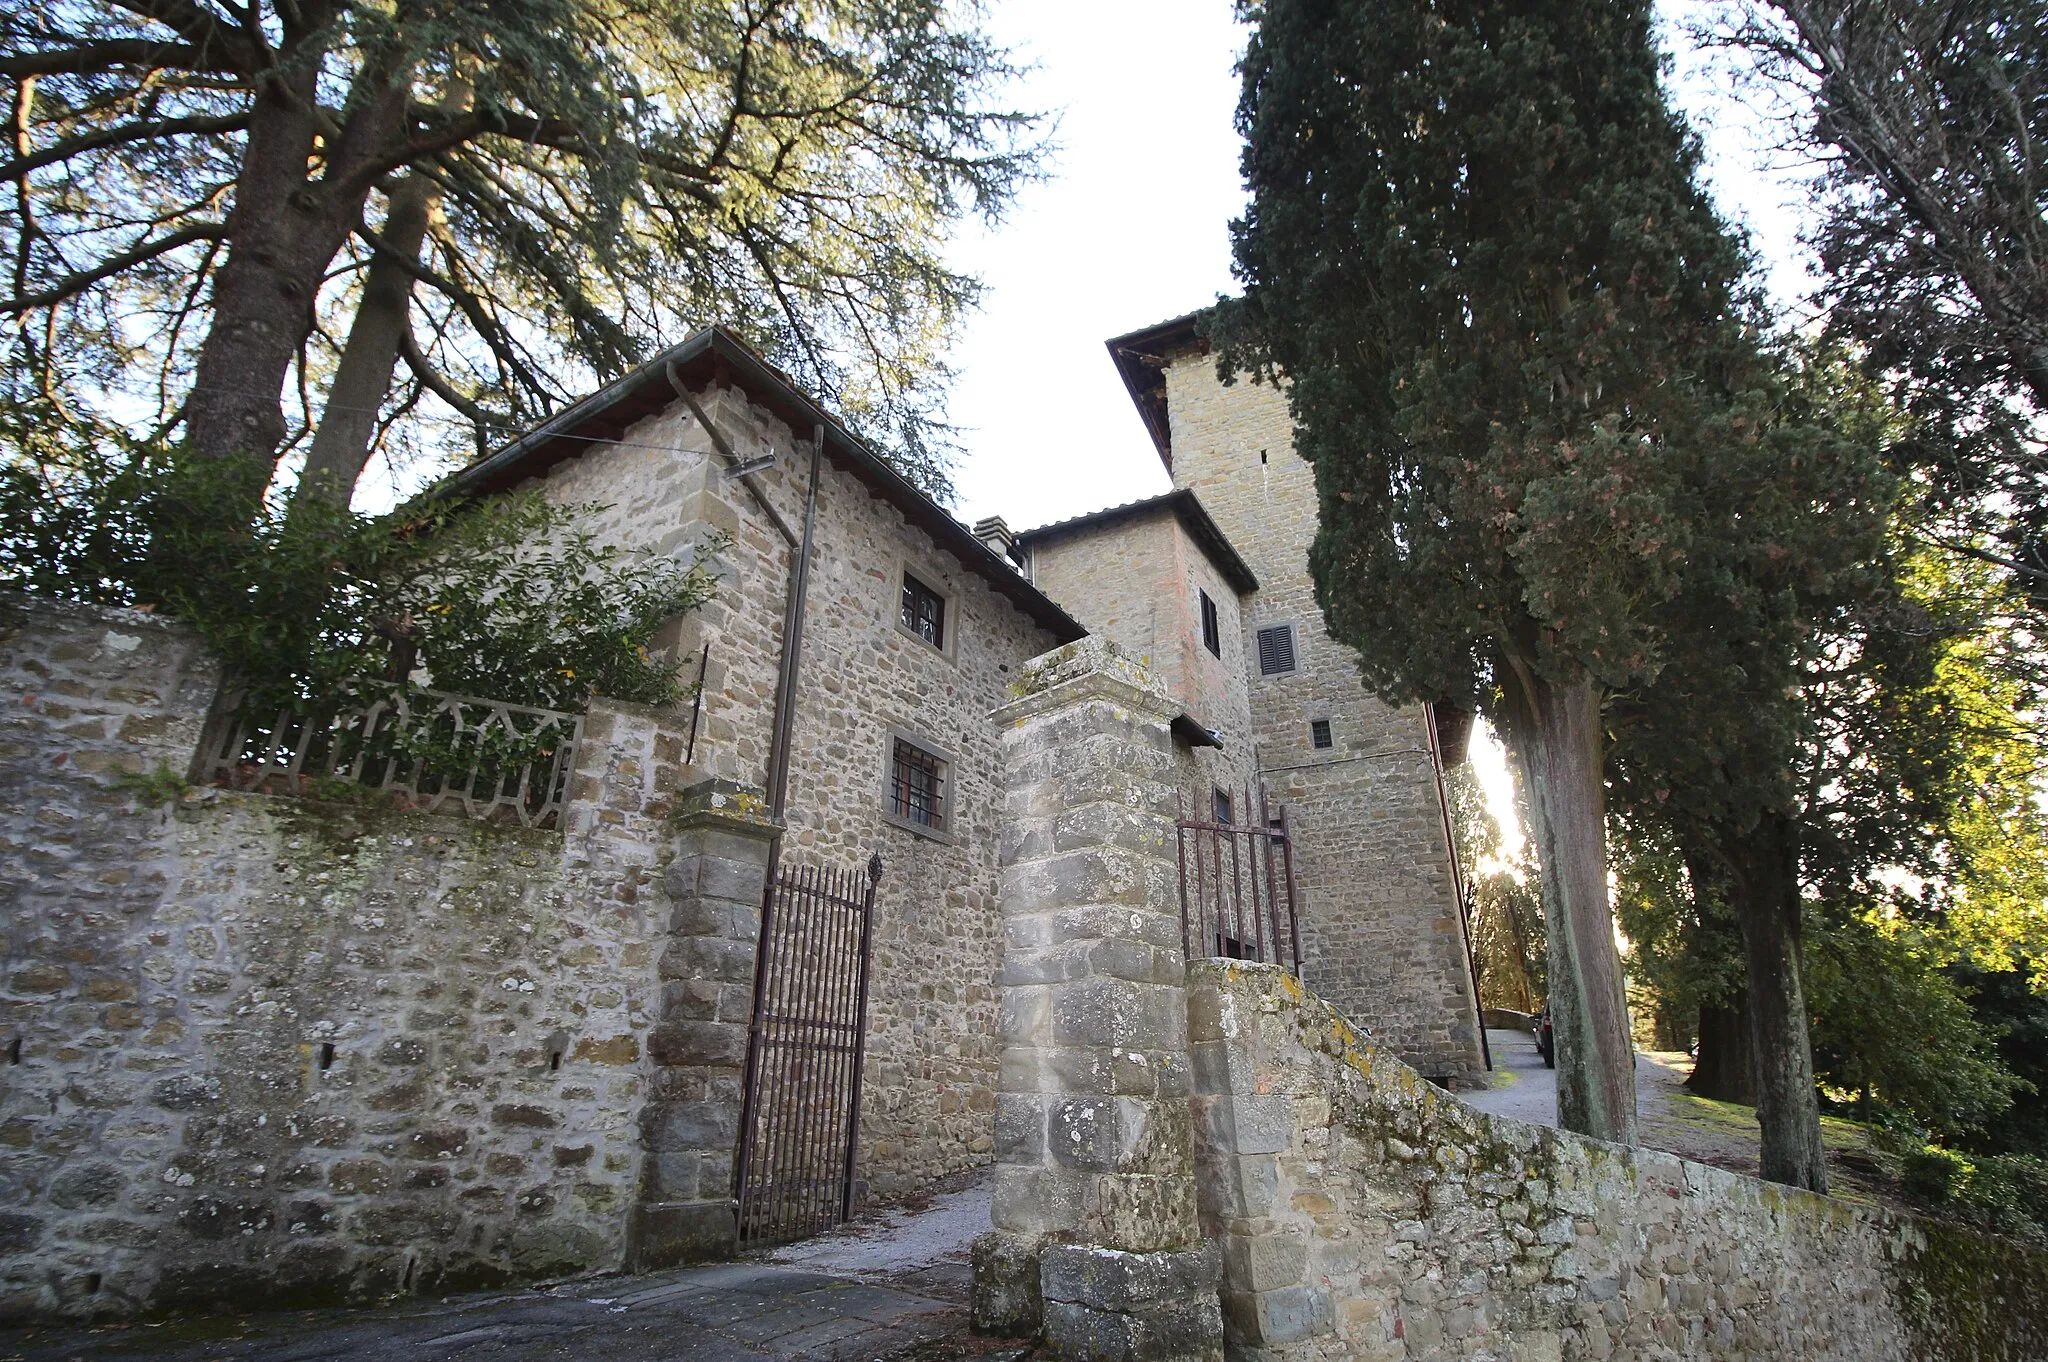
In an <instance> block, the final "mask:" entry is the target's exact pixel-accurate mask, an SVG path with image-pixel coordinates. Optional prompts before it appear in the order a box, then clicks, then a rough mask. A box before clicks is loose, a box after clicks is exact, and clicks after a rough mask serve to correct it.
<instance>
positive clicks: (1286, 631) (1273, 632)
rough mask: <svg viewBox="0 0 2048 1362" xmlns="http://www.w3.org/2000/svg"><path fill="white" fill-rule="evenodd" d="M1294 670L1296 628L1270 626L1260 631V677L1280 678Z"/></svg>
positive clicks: (1286, 625)
mask: <svg viewBox="0 0 2048 1362" xmlns="http://www.w3.org/2000/svg"><path fill="white" fill-rule="evenodd" d="M1293 670H1294V626H1293V625H1291V624H1269V625H1267V626H1266V627H1265V628H1263V629H1261V630H1259V675H1261V676H1278V675H1280V673H1282V672H1291V671H1293Z"/></svg>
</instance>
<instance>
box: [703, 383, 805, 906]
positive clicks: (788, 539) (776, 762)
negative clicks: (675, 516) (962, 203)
mask: <svg viewBox="0 0 2048 1362" xmlns="http://www.w3.org/2000/svg"><path fill="white" fill-rule="evenodd" d="M668 382H669V386H670V387H671V388H674V389H675V390H676V396H678V397H680V398H682V400H683V405H684V406H686V407H688V408H689V409H690V415H692V416H694V417H696V418H697V424H698V425H700V426H702V427H703V428H704V433H705V434H706V435H708V436H710V437H711V447H712V448H713V449H715V450H716V451H718V457H719V458H720V459H722V460H724V461H725V467H726V471H727V472H728V473H731V474H734V475H735V476H737V477H738V478H739V480H740V483H741V485H742V486H744V487H745V488H746V489H747V491H748V492H750V493H751V494H752V495H753V498H754V504H755V505H757V506H759V507H760V508H761V512H762V514H764V515H766V516H767V517H768V520H769V523H771V524H773V525H774V526H775V528H776V530H777V531H778V532H780V534H781V535H782V540H783V542H784V543H785V544H787V545H788V546H789V548H790V551H791V553H792V554H793V556H794V558H795V561H794V562H793V563H792V564H791V565H790V573H789V592H788V595H787V598H786V599H785V600H784V602H783V609H782V657H781V659H780V661H779V662H778V663H777V666H776V672H775V718H774V722H773V726H772V727H771V728H770V729H769V733H768V821H769V823H770V824H771V825H772V826H773V827H774V828H775V831H774V833H773V834H772V835H771V837H770V840H769V843H768V864H769V865H770V866H771V867H772V866H773V865H774V864H775V863H776V860H777V858H778V857H779V855H780V853H781V850H782V814H783V809H784V807H785V805H786V804H787V802H788V797H789V747H790V738H791V736H792V731H793V730H794V728H795V725H796V682H797V668H798V663H799V662H800V661H801V660H802V657H803V646H804V605H805V597H806V595H807V589H808V588H809V586H810V580H811V540H812V537H813V534H814V532H815V530H816V528H817V521H818V474H819V472H820V471H821V463H820V461H821V459H822V458H823V456H824V453H825V427H824V426H822V425H819V426H816V427H814V428H813V430H812V432H811V482H810V488H809V490H808V491H807V492H806V493H805V494H804V532H803V535H802V536H801V537H799V536H798V535H797V533H796V531H794V530H792V529H790V527H789V522H788V521H786V520H784V519H783V518H782V514H781V512H779V511H777V510H776V509H775V507H774V505H773V504H772V503H771V502H770V501H769V500H768V496H767V494H766V493H765V492H763V491H762V490H761V484H760V481H759V480H758V479H757V478H756V477H755V476H754V474H753V473H752V472H750V471H741V470H742V466H743V460H741V458H740V457H739V455H738V454H736V453H734V452H733V448H732V446H731V445H730V444H728V443H726V439H725V436H724V435H722V434H721V433H720V432H719V429H718V427H717V426H715V425H713V424H712V423H711V417H710V416H709V415H708V414H707V413H706V412H705V410H704V408H703V406H702V404H700V403H699V402H698V401H697V396H696V394H695V393H692V392H691V391H690V389H689V387H688V386H687V385H685V384H684V382H683V376H682V375H681V374H680V373H678V372H677V371H676V366H675V365H674V364H673V363H671V364H670V365H669V366H668Z"/></svg>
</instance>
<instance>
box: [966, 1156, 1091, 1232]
mask: <svg viewBox="0 0 2048 1362" xmlns="http://www.w3.org/2000/svg"><path fill="white" fill-rule="evenodd" d="M1087 1190H1088V1183H1087V1179H1086V1177H1085V1176H1083V1175H1081V1174H1077V1173H1073V1172H1070V1171H1068V1170H1066V1169H1061V1168H1032V1167H1027V1166H1023V1165H1016V1164H997V1165H996V1177H995V1188H994V1191H993V1193H992V1194H991V1198H990V1202H989V1223H990V1224H992V1225H994V1226H995V1227H996V1228H997V1229H999V1230H1007V1231H1009V1232H1010V1233H1012V1234H1021V1235H1027V1236H1031V1237H1043V1236H1046V1235H1051V1234H1061V1235H1064V1234H1070V1233H1072V1231H1073V1230H1074V1228H1075V1227H1076V1226H1078V1225H1079V1224H1080V1223H1081V1205H1082V1199H1083V1197H1084V1196H1085V1195H1086V1193H1087Z"/></svg>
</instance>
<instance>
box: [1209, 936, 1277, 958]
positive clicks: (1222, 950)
mask: <svg viewBox="0 0 2048 1362" xmlns="http://www.w3.org/2000/svg"><path fill="white" fill-rule="evenodd" d="M1216 954H1217V955H1218V956H1219V957H1221V958H1222V959H1225V960H1264V959H1265V958H1266V957H1265V955H1264V954H1263V953H1261V952H1260V950H1259V948H1258V947H1257V946H1256V945H1254V944H1253V943H1252V942H1249V941H1240V940H1238V939H1237V938H1236V937H1234V936H1224V935H1221V934H1219V935H1218V936H1217V938H1216Z"/></svg>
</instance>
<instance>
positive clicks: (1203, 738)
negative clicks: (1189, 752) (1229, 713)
mask: <svg viewBox="0 0 2048 1362" xmlns="http://www.w3.org/2000/svg"><path fill="white" fill-rule="evenodd" d="M1167 728H1168V729H1169V730H1170V731H1171V732H1172V733H1173V736H1174V737H1175V738H1177V739H1179V740H1180V741H1181V742H1184V743H1186V744H1187V745H1188V746H1189V747H1214V748H1218V749H1221V748H1222V746H1223V739H1221V738H1219V737H1217V736H1216V731H1215V730H1214V729H1210V728H1204V727H1202V725H1201V723H1200V721H1198V720H1197V719H1196V718H1195V716H1194V715H1192V714H1189V713H1187V712H1186V711H1185V710H1183V711H1182V712H1181V713H1179V714H1177V715H1175V716H1174V718H1173V721H1172V722H1171V723H1169V724H1167Z"/></svg>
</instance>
